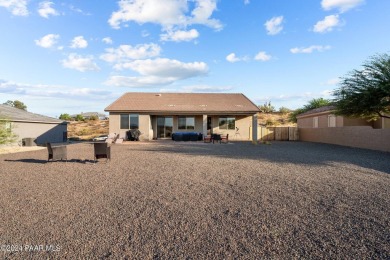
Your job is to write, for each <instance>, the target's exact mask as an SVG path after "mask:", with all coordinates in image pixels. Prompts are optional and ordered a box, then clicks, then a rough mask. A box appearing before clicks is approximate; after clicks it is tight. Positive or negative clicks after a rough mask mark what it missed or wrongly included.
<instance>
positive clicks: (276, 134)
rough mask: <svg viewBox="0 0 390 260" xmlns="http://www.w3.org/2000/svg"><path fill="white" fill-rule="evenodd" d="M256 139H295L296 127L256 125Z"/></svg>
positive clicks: (296, 134) (296, 138)
mask: <svg viewBox="0 0 390 260" xmlns="http://www.w3.org/2000/svg"><path fill="white" fill-rule="evenodd" d="M257 136H258V138H257V139H258V140H261V141H297V140H298V139H299V135H298V128H297V127H258V128H257Z"/></svg>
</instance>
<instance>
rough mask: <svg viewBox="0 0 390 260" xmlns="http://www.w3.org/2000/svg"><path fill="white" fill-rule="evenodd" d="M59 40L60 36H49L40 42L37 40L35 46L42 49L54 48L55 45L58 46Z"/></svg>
mask: <svg viewBox="0 0 390 260" xmlns="http://www.w3.org/2000/svg"><path fill="white" fill-rule="evenodd" d="M59 38H60V36H59V35H58V34H48V35H45V36H43V37H42V38H41V39H39V40H35V44H36V45H38V46H40V47H42V48H52V47H53V46H54V45H55V44H57V41H58V39H59Z"/></svg>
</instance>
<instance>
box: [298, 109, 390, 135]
mask: <svg viewBox="0 0 390 260" xmlns="http://www.w3.org/2000/svg"><path fill="white" fill-rule="evenodd" d="M335 109H336V108H335V107H334V106H324V107H320V108H316V109H312V110H309V111H307V112H305V113H302V114H299V115H297V124H298V128H324V127H344V126H371V127H372V128H375V129H390V119H387V118H381V119H378V120H376V121H367V120H366V119H362V118H351V117H345V116H338V115H335V114H334V111H335Z"/></svg>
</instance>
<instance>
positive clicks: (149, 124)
mask: <svg viewBox="0 0 390 260" xmlns="http://www.w3.org/2000/svg"><path fill="white" fill-rule="evenodd" d="M120 114H122V113H110V120H109V133H117V134H118V133H120V134H121V135H124V133H125V132H126V131H127V130H125V129H120ZM188 116H191V115H188ZM178 117H179V116H172V118H173V132H199V133H203V115H196V116H194V117H195V129H194V130H183V129H178ZM211 118H212V128H213V133H216V134H222V135H226V134H229V140H237V141H238V140H242V141H247V140H252V136H251V127H252V116H235V118H236V127H238V128H239V132H238V133H239V134H237V135H236V130H223V129H219V116H211ZM139 126H140V128H139V130H140V131H141V133H142V135H141V136H140V140H152V139H153V138H156V137H157V116H150V115H141V114H140V115H139Z"/></svg>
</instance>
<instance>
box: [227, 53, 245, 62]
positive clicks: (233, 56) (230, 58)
mask: <svg viewBox="0 0 390 260" xmlns="http://www.w3.org/2000/svg"><path fill="white" fill-rule="evenodd" d="M226 60H227V61H228V62H231V63H234V62H239V61H241V59H240V58H238V57H237V56H236V54H235V53H234V52H232V53H230V54H229V55H228V56H226Z"/></svg>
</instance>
